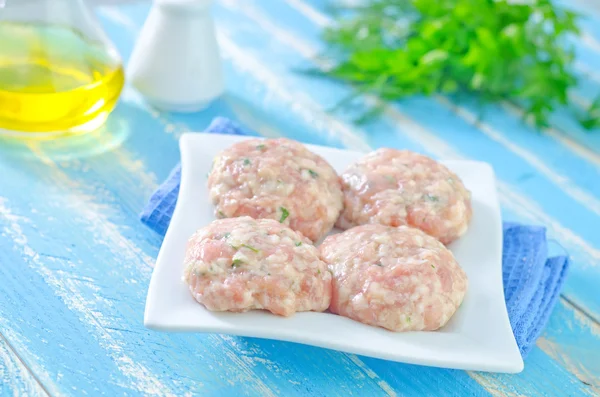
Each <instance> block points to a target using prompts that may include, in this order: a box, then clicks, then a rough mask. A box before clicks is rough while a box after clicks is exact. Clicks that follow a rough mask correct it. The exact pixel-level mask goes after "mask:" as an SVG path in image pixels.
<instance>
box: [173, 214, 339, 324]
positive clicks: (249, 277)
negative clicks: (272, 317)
mask: <svg viewBox="0 0 600 397" xmlns="http://www.w3.org/2000/svg"><path fill="white" fill-rule="evenodd" d="M184 280H185V281H186V282H187V283H188V285H189V287H190V291H191V292H192V295H193V296H194V298H195V299H196V300H197V301H198V302H200V303H202V304H203V305H204V306H206V308H207V309H209V310H213V311H226V310H227V311H232V312H245V311H248V310H251V309H265V310H268V311H270V312H272V313H274V314H279V315H281V316H290V315H292V314H294V313H295V312H297V311H308V310H314V311H324V310H326V309H327V307H328V306H329V302H330V300H331V273H329V271H328V270H327V266H326V265H325V263H324V262H323V261H321V260H320V259H319V255H318V251H317V249H316V248H315V247H314V246H313V245H312V244H311V243H310V241H309V240H308V239H307V238H306V237H303V236H302V235H300V234H299V233H296V232H294V231H293V230H291V229H290V228H289V227H287V226H285V225H282V224H281V223H279V222H277V221H274V220H271V219H259V220H255V219H252V218H250V217H247V216H245V217H240V218H229V219H221V220H216V221H214V222H213V223H211V224H210V225H208V226H206V227H204V228H202V229H200V230H198V231H197V232H196V233H195V234H194V235H193V236H192V237H191V238H190V239H189V241H188V244H187V251H186V254H185V274H184Z"/></svg>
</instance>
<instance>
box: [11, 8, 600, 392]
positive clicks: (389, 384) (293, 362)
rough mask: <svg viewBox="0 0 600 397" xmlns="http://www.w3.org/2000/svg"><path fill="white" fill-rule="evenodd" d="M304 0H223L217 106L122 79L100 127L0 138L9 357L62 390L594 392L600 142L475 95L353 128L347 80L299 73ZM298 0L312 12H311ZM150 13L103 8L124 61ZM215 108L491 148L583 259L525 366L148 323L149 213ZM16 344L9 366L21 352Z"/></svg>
mask: <svg viewBox="0 0 600 397" xmlns="http://www.w3.org/2000/svg"><path fill="white" fill-rule="evenodd" d="M294 2H295V0H294V1H292V0H287V2H269V3H268V6H267V5H265V3H264V2H258V1H254V2H243V3H239V2H236V3H235V5H234V4H233V3H232V2H230V1H229V2H228V1H222V2H220V3H219V5H218V6H217V7H216V9H215V15H216V18H217V26H218V33H219V40H220V44H221V47H222V52H223V57H224V58H225V68H226V74H227V84H228V94H227V95H226V96H225V97H224V98H223V99H222V100H219V101H217V102H215V103H214V104H213V105H211V106H210V107H209V108H208V109H207V110H206V111H205V112H202V113H199V114H193V115H175V114H163V113H160V112H157V111H155V110H153V109H150V108H148V107H147V106H146V105H145V104H144V103H143V101H142V100H141V98H140V97H139V95H138V94H137V93H136V92H135V91H133V90H131V89H129V88H126V90H125V91H124V92H123V96H122V99H121V101H120V104H119V105H118V107H117V109H116V110H115V112H114V113H113V114H112V115H111V118H110V119H109V122H108V123H107V126H106V127H105V129H104V130H103V131H100V132H98V133H95V134H90V135H87V136H85V137H81V138H79V139H76V140H73V141H70V142H66V141H62V142H45V143H44V142H38V143H28V144H18V143H14V142H12V143H3V144H2V145H0V265H1V266H0V334H2V335H4V337H5V338H6V340H7V341H9V343H10V347H11V349H12V350H8V351H9V353H11V352H12V354H9V355H8V356H7V357H9V358H12V357H16V355H18V357H20V358H21V360H22V362H23V363H25V364H26V366H27V367H28V368H29V369H30V370H31V372H32V373H33V374H35V377H36V378H37V379H39V381H40V383H41V384H42V385H43V386H44V388H45V389H46V390H47V391H48V394H50V395H53V396H59V395H80V394H84V393H87V394H89V395H107V396H118V395H191V394H199V395H207V396H210V395H215V396H221V395H249V396H254V395H266V396H269V395H290V396H295V395H306V396H308V395H317V396H318V395H323V396H336V395H340V396H342V395H343V396H346V395H361V396H362V395H369V396H371V395H373V396H377V395H383V396H385V395H409V396H412V395H415V396H421V395H436V396H445V395H449V396H464V395H476V396H480V395H488V394H492V395H528V396H529V395H544V396H546V395H548V396H550V395H557V396H562V395H573V396H578V395H595V394H597V392H598V388H599V385H598V383H597V379H599V378H600V368H598V364H597V357H596V356H597V355H595V354H594V352H595V351H597V350H598V348H600V346H599V343H600V342H599V341H600V336H599V334H600V332H599V328H598V324H597V323H596V322H594V317H593V316H595V315H596V313H598V311H596V310H595V308H596V307H597V305H598V303H597V302H595V299H594V296H595V295H594V294H593V292H594V288H593V287H594V285H595V284H594V283H595V281H597V278H596V277H597V274H598V271H597V268H598V267H597V266H595V265H596V264H597V263H598V262H597V260H598V259H599V258H600V254H599V253H600V244H599V242H600V241H599V240H598V239H597V235H596V233H594V229H593V228H591V226H590V225H589V224H588V222H589V223H590V224H591V223H592V222H595V221H596V216H597V214H596V213H595V205H596V204H595V201H594V200H595V198H596V197H597V196H598V194H597V193H598V185H597V184H590V183H591V182H594V181H595V180H596V179H595V177H596V173H597V172H598V166H599V164H600V163H598V162H596V157H595V154H594V153H595V149H597V148H598V146H595V147H593V148H594V150H591V149H590V150H583V149H581V148H582V147H585V148H586V149H588V147H592V146H591V145H590V144H589V142H588V141H585V145H583V144H582V143H581V142H583V141H579V140H576V139H574V138H571V136H567V137H565V135H564V132H563V131H558V132H557V133H556V135H554V136H552V135H549V136H546V135H541V136H540V135H538V134H536V133H533V131H532V130H531V129H530V128H529V127H528V126H526V125H524V124H522V123H521V122H520V121H519V120H518V118H517V117H515V116H514V115H512V114H511V113H510V112H505V111H504V110H502V111H501V112H500V110H499V111H498V112H497V113H498V114H496V112H494V114H493V115H492V116H490V118H485V119H484V120H485V124H481V123H476V122H473V120H470V119H469V116H468V115H467V114H465V113H464V112H465V111H468V112H473V111H474V108H473V107H469V106H473V105H469V104H463V110H462V112H463V113H462V114H461V113H460V111H459V112H457V109H452V105H449V104H447V103H444V102H443V99H442V100H441V101H440V100H435V101H431V100H425V99H420V98H417V99H414V101H409V102H407V103H406V104H405V103H403V104H402V105H401V106H391V107H390V108H389V109H388V110H387V112H386V114H385V115H384V117H382V118H381V119H379V120H377V121H375V122H374V123H372V124H371V125H369V126H367V127H366V128H357V127H355V126H353V125H352V124H351V123H349V122H348V119H349V117H351V116H352V115H351V114H346V115H340V116H339V117H338V116H337V115H331V114H328V113H327V111H326V109H327V108H328V107H329V106H331V105H333V104H335V103H336V102H337V101H338V100H339V99H340V98H342V97H343V96H344V95H346V94H347V93H349V92H350V90H349V88H348V87H344V86H342V85H340V84H334V83H332V82H327V81H320V80H315V79H310V78H306V77H305V76H302V75H299V74H298V73H295V72H293V68H295V67H297V66H299V65H303V64H307V63H308V62H309V59H308V57H307V55H309V54H310V52H311V51H313V48H318V46H319V42H318V37H317V36H318V29H319V26H318V24H315V21H314V20H313V19H315V18H317V20H318V18H319V17H318V16H317V17H315V15H321V14H320V11H319V6H320V5H319V4H318V3H317V2H308V3H307V2H302V1H300V2H299V3H298V2H296V3H297V4H296V7H294V6H293V5H294V4H292V3H294ZM298 4H304V5H306V4H308V6H309V10H313V11H315V12H317V14H313V15H312V17H308V16H307V15H306V10H304V11H302V12H301V11H299V10H298V8H297V5H298ZM147 12H148V5H147V4H143V3H141V4H133V5H126V6H120V7H108V8H103V9H101V11H100V13H99V15H100V17H101V20H102V22H103V24H104V26H105V28H106V30H107V33H108V34H109V36H110V37H111V38H112V39H113V41H114V42H115V44H116V46H117V48H118V50H119V52H120V53H121V54H122V55H123V56H124V58H125V60H127V58H128V54H130V52H131V49H132V46H133V43H134V40H135V35H136V34H137V32H138V31H139V29H140V27H141V25H142V23H143V21H144V19H145V17H146V14H147ZM265 49H268V51H267V50H265ZM216 115H221V116H226V117H230V118H233V119H236V120H239V121H240V122H242V123H244V124H245V125H247V126H249V127H250V128H252V129H254V130H256V131H258V132H259V133H261V134H262V135H265V136H280V135H285V136H289V137H291V138H294V139H298V140H301V141H304V142H308V143H317V144H326V145H332V146H338V147H342V146H345V147H351V148H355V149H359V150H369V148H372V147H378V146H382V145H387V146H395V147H405V148H409V149H412V150H417V151H422V152H425V153H428V154H431V155H434V156H440V157H469V158H477V159H484V160H486V161H489V162H491V163H492V164H493V165H494V166H495V168H496V171H497V173H498V175H499V177H500V179H501V182H500V184H499V189H500V193H501V195H502V197H503V207H504V208H503V210H504V216H505V218H507V219H516V220H521V221H527V222H531V221H536V222H540V223H544V224H546V225H547V226H548V227H549V232H550V233H551V235H552V237H553V238H554V239H556V240H557V241H558V242H559V243H560V244H561V245H562V246H564V247H565V248H566V249H568V250H569V251H570V252H571V254H572V255H573V257H574V259H575V265H574V266H576V268H577V270H576V271H574V272H573V273H572V274H571V277H570V279H569V284H568V288H567V289H566V291H565V296H566V298H565V299H564V300H563V301H561V304H560V305H559V306H558V307H557V308H556V310H555V312H554V314H553V315H552V317H551V322H550V324H549V326H548V328H547V329H546V331H545V333H544V335H543V338H542V339H540V341H539V342H538V346H539V348H536V349H534V351H533V352H532V354H531V356H530V357H529V358H528V359H527V360H526V363H525V370H524V372H523V373H522V374H519V375H512V376H509V375H493V374H483V373H467V372H464V371H452V370H445V369H439V368H424V367H418V366H410V365H404V364H398V363H390V362H387V361H383V360H377V359H370V358H367V357H359V356H355V355H347V354H342V353H338V352H334V351H330V350H324V349H319V348H314V347H308V346H302V345H297V344H292V343H284V342H276V341H268V340H261V339H253V338H240V337H230V336H222V335H202V334H171V333H158V332H151V331H148V330H146V329H145V328H144V327H143V325H142V316H143V306H144V301H145V294H146V290H147V285H148V282H149V278H150V274H151V271H152V266H153V263H154V259H153V258H154V257H155V256H156V254H157V251H158V247H159V245H160V238H159V237H158V236H157V235H155V234H154V233H153V232H151V231H149V230H147V229H146V228H144V227H142V226H141V225H140V223H139V221H138V218H137V213H138V212H139V210H140V208H141V206H142V205H143V203H144V202H145V200H146V198H147V197H148V195H149V193H150V192H151V191H152V190H153V189H154V188H155V187H156V186H157V184H158V182H159V181H161V180H163V179H164V178H165V177H166V175H167V174H168V172H169V171H170V169H171V167H172V166H173V165H174V164H175V163H176V162H177V161H178V159H179V153H178V148H177V138H178V137H179V136H180V134H181V133H183V132H185V131H190V130H201V129H203V128H204V127H206V125H207V124H208V123H209V122H210V120H211V119H212V117H214V116H216ZM569 145H570V146H569ZM74 148H76V149H74ZM565 187H568V189H564V188H565ZM580 193H583V195H581V194H580ZM590 197H591V198H592V199H591V200H589V198H590ZM565 209H568V210H569V211H574V212H572V215H570V216H568V215H567V214H565ZM557 250H558V248H557ZM570 302H574V304H576V305H577V306H578V307H579V306H581V307H584V308H586V309H590V312H589V313H591V315H592V318H591V319H590V317H587V316H586V315H585V314H583V313H582V312H581V311H580V310H579V309H577V308H576V307H574V306H573V305H572V304H571V303H570ZM589 313H588V314H589ZM1 348H2V345H1V344H0V352H3V350H2V349H1ZM4 356H5V355H4V354H2V353H0V358H1V359H0V363H5V362H8V361H9V360H8V359H7V358H5V357H4ZM13 361H14V360H12V361H10V362H13ZM5 366H6V365H5ZM0 368H1V367H0ZM11 368H12V367H11ZM15 368H18V367H15ZM0 373H1V372H0ZM25 374H27V372H25ZM30 375H31V374H30ZM0 379H2V377H1V376H0ZM17 386H18V387H21V386H20V385H17ZM0 387H2V386H0ZM6 390H7V393H8V392H13V391H14V390H19V389H17V388H16V386H11V388H10V389H8V388H6ZM3 394H6V393H5V392H4V390H3V389H1V388H0V395H3Z"/></svg>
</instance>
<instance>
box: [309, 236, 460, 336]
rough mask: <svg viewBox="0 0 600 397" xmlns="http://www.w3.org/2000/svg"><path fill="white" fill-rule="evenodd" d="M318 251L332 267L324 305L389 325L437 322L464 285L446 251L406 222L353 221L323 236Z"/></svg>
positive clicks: (405, 327)
mask: <svg viewBox="0 0 600 397" xmlns="http://www.w3.org/2000/svg"><path fill="white" fill-rule="evenodd" d="M320 252H321V258H322V259H323V260H324V261H325V263H326V264H327V265H328V266H329V270H330V271H331V272H332V273H333V294H332V297H331V305H330V307H329V310H330V311H331V312H333V313H337V314H340V315H342V316H346V317H349V318H352V319H354V320H357V321H360V322H363V323H365V324H370V325H376V326H379V327H383V328H387V329H389V330H392V331H422V330H425V331H431V330H435V329H438V328H440V327H442V326H443V325H445V324H446V322H448V320H449V319H450V317H451V316H452V315H453V314H454V312H455V311H456V309H457V308H458V307H459V306H460V304H461V302H462V300H463V297H464V295H465V292H466V290H467V276H466V274H465V272H464V271H463V269H462V268H461V267H460V266H459V265H458V263H457V262H456V260H455V259H454V256H453V255H452V253H451V252H450V251H449V250H448V249H447V248H446V247H445V246H444V245H443V244H442V243H440V242H439V241H438V240H436V239H435V238H433V237H431V236H429V235H427V234H425V233H423V232H422V231H420V230H418V229H414V228H411V227H408V226H400V227H397V228H394V227H389V226H383V225H364V226H357V227H355V228H352V229H350V230H347V231H345V232H343V233H340V234H336V235H333V236H329V237H327V238H326V239H325V241H324V242H323V244H321V246H320Z"/></svg>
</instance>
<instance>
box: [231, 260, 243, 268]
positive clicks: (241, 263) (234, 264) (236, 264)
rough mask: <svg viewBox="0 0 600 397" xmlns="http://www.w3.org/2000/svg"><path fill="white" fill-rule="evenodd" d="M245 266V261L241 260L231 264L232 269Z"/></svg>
mask: <svg viewBox="0 0 600 397" xmlns="http://www.w3.org/2000/svg"><path fill="white" fill-rule="evenodd" d="M243 264H244V261H243V260H241V259H234V260H233V262H231V267H240V266H242V265H243Z"/></svg>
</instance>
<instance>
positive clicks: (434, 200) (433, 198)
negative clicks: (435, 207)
mask: <svg viewBox="0 0 600 397" xmlns="http://www.w3.org/2000/svg"><path fill="white" fill-rule="evenodd" d="M425 198H426V199H427V200H429V201H433V202H438V201H440V198H439V197H438V196H434V195H433V194H429V193H428V194H426V195H425Z"/></svg>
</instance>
